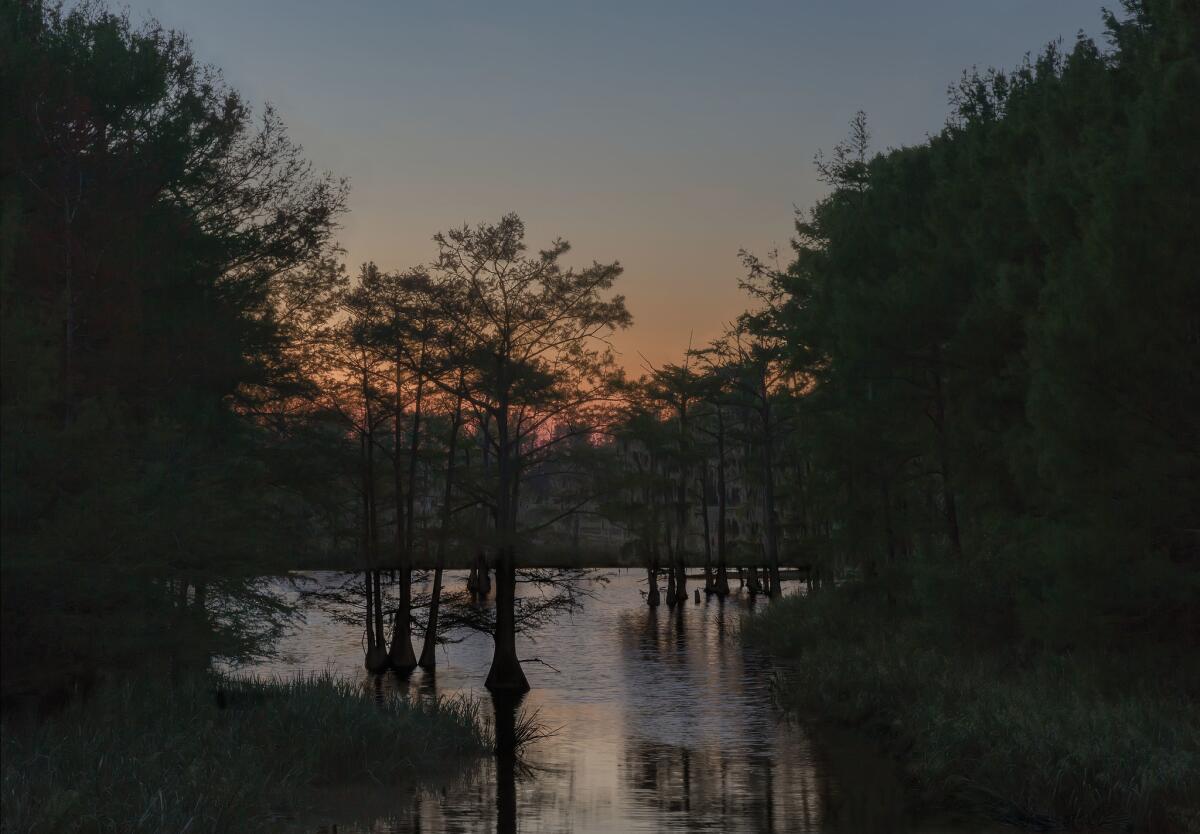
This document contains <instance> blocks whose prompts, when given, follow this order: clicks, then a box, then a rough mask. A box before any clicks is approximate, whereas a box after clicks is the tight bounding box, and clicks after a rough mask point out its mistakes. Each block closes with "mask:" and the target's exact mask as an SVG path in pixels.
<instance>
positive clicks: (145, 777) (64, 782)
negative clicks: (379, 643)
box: [3, 675, 491, 832]
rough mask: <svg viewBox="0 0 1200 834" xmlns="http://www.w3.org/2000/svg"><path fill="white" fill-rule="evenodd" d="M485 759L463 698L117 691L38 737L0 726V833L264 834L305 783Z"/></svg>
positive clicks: (334, 687)
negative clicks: (0, 825) (0, 735)
mask: <svg viewBox="0 0 1200 834" xmlns="http://www.w3.org/2000/svg"><path fill="white" fill-rule="evenodd" d="M218 689H219V690H220V697H221V698H222V699H223V700H224V702H225V707H224V708H223V709H222V708H218V703H217V700H216V699H217V692H218ZM490 749H491V739H490V736H489V731H488V730H487V728H486V724H485V722H484V721H483V719H482V717H481V716H480V714H479V710H478V705H477V704H475V703H474V702H470V701H465V700H447V699H442V700H408V699H405V698H401V697H399V696H387V697H383V698H382V699H380V698H378V697H377V696H376V694H375V693H374V692H373V691H371V690H370V689H367V688H364V687H363V686H361V685H358V684H352V683H349V682H347V681H344V680H339V679H336V678H332V677H329V676H327V675H326V676H319V677H310V678H296V679H294V680H276V681H271V682H267V683H247V682H243V681H236V680H230V679H221V678H208V677H200V678H196V679H193V680H191V681H190V682H188V683H187V684H185V685H182V686H177V687H171V686H167V685H164V684H163V683H156V682H153V681H151V680H136V679H134V680H127V681H125V682H123V683H122V684H120V685H117V686H114V687H111V688H108V689H105V690H102V691H100V692H98V693H97V694H96V695H95V697H94V698H92V699H91V700H90V701H89V702H87V703H85V704H75V705H73V706H71V707H70V708H69V709H67V710H66V711H65V712H63V713H62V714H60V715H57V716H55V717H54V718H52V719H51V720H49V721H47V722H44V723H42V724H40V725H38V726H24V725H20V724H17V723H16V722H15V721H12V720H6V723H5V727H4V744H3V759H4V768H3V771H4V778H3V800H4V801H3V808H4V811H3V817H4V830H5V831H13V832H23V831H39V830H40V831H48V830H53V831H185V830H186V831H211V832H218V831H245V830H247V829H254V830H268V829H270V828H271V827H272V823H273V822H279V821H280V819H281V818H283V817H282V816H281V815H287V814H294V813H295V812H297V811H300V810H302V809H303V808H304V806H305V804H306V803H307V802H309V801H310V800H311V797H309V796H307V795H306V793H309V792H310V791H311V789H312V788H313V787H314V786H317V785H332V784H346V783H354V782H367V781H375V782H385V783H389V784H408V785H419V784H425V785H434V784H436V783H437V782H438V780H439V779H445V778H448V777H450V776H453V775H454V774H456V773H457V772H458V770H459V769H461V768H462V767H463V766H464V764H466V763H469V762H470V761H472V760H474V759H476V758H477V757H479V756H481V755H484V754H486V753H488V752H489V750H490Z"/></svg>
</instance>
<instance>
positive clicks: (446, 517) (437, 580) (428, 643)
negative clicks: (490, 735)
mask: <svg viewBox="0 0 1200 834" xmlns="http://www.w3.org/2000/svg"><path fill="white" fill-rule="evenodd" d="M461 422H462V397H461V396H460V397H458V399H457V400H456V401H455V404H454V419H453V420H451V421H450V439H449V441H448V442H447V444H446V489H445V492H444V493H443V494H442V514H441V519H440V520H439V523H438V539H437V557H436V563H435V565H434V569H433V594H432V596H431V597H430V598H429V619H428V622H427V623H426V624H425V645H424V646H422V648H421V659H420V660H419V661H418V665H419V666H420V667H421V668H422V669H425V670H426V671H430V672H432V671H433V669H434V668H435V667H436V666H437V633H438V610H439V608H440V607H441V601H442V570H443V569H444V568H445V566H446V536H447V535H448V533H449V529H450V509H451V507H450V502H451V500H452V499H453V496H454V455H455V451H456V450H457V449H458V431H459V427H460V424H461Z"/></svg>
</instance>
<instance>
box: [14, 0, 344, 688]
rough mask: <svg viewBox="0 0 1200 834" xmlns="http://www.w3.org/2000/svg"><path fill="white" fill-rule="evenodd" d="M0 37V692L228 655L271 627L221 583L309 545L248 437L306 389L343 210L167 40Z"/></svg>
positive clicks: (288, 150) (47, 34)
mask: <svg viewBox="0 0 1200 834" xmlns="http://www.w3.org/2000/svg"><path fill="white" fill-rule="evenodd" d="M0 15H2V16H0V62H2V66H0V83H2V84H3V91H2V100H3V103H4V116H3V118H2V119H0V124H2V128H0V129H2V131H3V134H2V136H3V145H2V147H3V184H2V186H0V189H2V190H0V199H2V206H3V220H2V223H0V291H2V296H3V380H4V386H3V394H2V399H0V411H2V417H3V422H4V433H3V535H4V562H3V565H4V583H3V586H4V605H3V616H4V621H3V633H4V641H3V646H4V668H5V675H4V687H5V692H6V693H18V692H29V691H39V690H42V689H45V688H47V687H52V686H55V685H57V684H58V683H59V682H61V681H63V680H69V679H72V678H76V677H87V676H89V675H91V674H92V673H93V672H94V671H95V670H97V669H99V668H104V667H105V666H107V665H108V664H111V663H121V662H127V661H131V660H133V659H136V658H142V659H144V658H147V657H151V658H154V660H155V661H156V662H163V661H165V659H166V657H167V655H168V654H170V655H171V657H173V658H175V659H177V660H178V659H180V658H181V655H182V654H184V653H186V652H187V647H188V646H197V645H202V646H203V647H204V648H206V649H213V648H217V647H220V648H221V650H222V651H224V652H227V653H230V654H237V653H239V652H240V651H242V650H244V649H246V648H248V645H246V644H243V643H242V638H245V637H247V636H249V635H250V634H251V633H252V632H254V631H255V630H262V629H267V630H269V627H270V625H271V623H272V622H273V621H274V619H275V617H274V612H273V611H272V608H273V603H271V601H270V600H269V599H267V598H265V597H262V596H260V595H259V594H257V593H256V591H255V588H254V587H253V586H248V585H246V584H245V583H244V581H243V580H244V578H245V577H247V576H253V575H257V574H258V573H261V572H262V571H263V570H264V565H266V564H269V561H270V559H271V558H272V556H273V554H278V553H280V552H283V551H284V550H286V547H293V546H299V544H300V543H301V542H303V541H305V540H306V538H307V537H308V536H309V535H310V534H311V533H312V529H311V527H312V525H311V515H312V513H311V511H310V509H309V508H308V507H307V504H306V502H304V501H301V500H298V499H297V498H296V485H297V484H302V483H303V482H304V481H305V476H304V473H303V472H302V471H298V469H299V467H298V466H297V461H296V459H295V458H293V457H291V456H288V455H287V454H285V452H286V447H287V444H288V443H289V442H290V441H289V438H288V437H286V436H284V435H282V434H280V433H279V432H277V431H274V430H273V428H272V424H271V423H270V422H269V421H265V420H255V419H252V418H253V417H254V415H256V414H261V413H265V412H269V411H270V410H271V409H272V407H273V404H274V403H277V402H280V401H283V400H286V399H287V398H289V397H292V396H295V394H296V392H297V391H299V390H302V389H303V388H304V387H305V386H306V384H307V383H306V381H305V379H304V378H303V376H302V375H301V374H299V373H298V367H297V363H296V361H295V358H294V356H293V353H294V351H293V350H292V349H291V347H290V342H291V339H292V336H293V334H294V333H295V332H296V331H297V330H298V329H300V328H302V327H303V326H304V325H305V322H306V320H307V318H309V317H310V316H313V315H316V314H317V312H318V311H319V310H320V309H321V308H322V304H323V302H324V301H325V300H326V299H327V297H328V295H329V293H330V291H331V290H332V289H333V288H334V287H335V286H336V284H337V279H338V277H339V276H338V273H337V269H336V268H335V267H334V266H333V265H332V261H331V256H332V255H333V254H334V245H333V240H332V234H333V231H334V227H335V222H336V218H337V216H338V214H339V213H340V212H341V211H342V210H343V207H344V201H345V196H346V186H345V184H344V183H343V182H341V181H338V180H336V179H334V178H332V177H330V176H329V175H323V174H319V173H317V172H314V171H313V170H312V169H311V167H310V166H309V164H308V163H307V162H306V161H305V160H304V159H303V157H302V156H301V155H300V150H299V148H298V147H296V146H295V145H294V144H293V143H291V142H290V141H289V139H288V137H287V134H286V132H285V130H284V127H283V125H282V123H281V122H280V120H279V118H278V117H277V116H276V115H275V114H274V113H273V112H272V111H271V110H270V109H269V108H268V109H267V110H265V111H264V112H262V113H261V114H258V115H256V114H255V113H254V112H253V111H252V109H251V108H250V107H249V105H248V104H247V103H246V102H245V101H244V100H243V99H242V98H240V97H239V96H238V95H237V94H236V93H235V92H234V91H232V90H230V89H228V88H227V87H226V86H225V85H224V84H223V82H222V81H221V78H220V76H219V74H218V73H217V72H216V71H215V70H213V69H211V68H208V67H205V66H203V65H201V64H199V63H197V61H196V60H195V58H194V57H193V55H192V53H191V51H190V49H189V46H188V43H187V41H186V40H185V39H184V38H183V37H182V36H180V35H178V34H177V33H174V32H168V31H165V30H163V29H161V28H159V27H158V26H157V25H155V24H149V25H145V26H141V27H134V26H132V25H131V24H130V22H129V20H128V19H127V18H126V17H124V16H120V15H114V14H110V13H108V12H106V11H104V10H103V9H102V8H100V7H99V6H95V5H87V4H85V5H82V6H79V7H76V8H74V9H72V10H71V11H69V12H68V11H63V10H62V9H61V8H59V7H57V6H54V5H45V6H44V5H42V4H41V3H29V2H21V0H15V1H14V2H5V3H4V4H3V7H2V13H0ZM214 598H218V599H219V600H220V603H219V610H216V611H211V612H210V609H211V608H212V607H213V605H214V604H216V603H211V604H210V601H212V600H214ZM210 613H211V615H212V616H211V617H210ZM189 634H191V635H192V636H194V637H197V638H198V640H191V639H188V635H189ZM222 635H224V637H225V638H228V639H229V640H233V641H234V642H232V643H230V642H229V641H228V640H223V639H221V636H222Z"/></svg>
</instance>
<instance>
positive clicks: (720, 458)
mask: <svg viewBox="0 0 1200 834" xmlns="http://www.w3.org/2000/svg"><path fill="white" fill-rule="evenodd" d="M725 514H726V503H725V417H724V415H723V414H722V412H721V409H720V408H717V595H718V596H728V595H729V571H728V567H727V564H728V545H727V540H726V536H725Z"/></svg>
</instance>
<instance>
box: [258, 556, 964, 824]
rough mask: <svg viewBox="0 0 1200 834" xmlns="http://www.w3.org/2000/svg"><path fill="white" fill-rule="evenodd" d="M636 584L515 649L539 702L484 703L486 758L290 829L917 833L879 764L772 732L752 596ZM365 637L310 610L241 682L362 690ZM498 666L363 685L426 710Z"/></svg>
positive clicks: (329, 808) (460, 662)
mask: <svg viewBox="0 0 1200 834" xmlns="http://www.w3.org/2000/svg"><path fill="white" fill-rule="evenodd" d="M465 578H466V577H465V575H460V576H454V575H451V576H448V577H447V581H448V582H449V583H450V584H451V585H452V586H454V585H455V583H463V582H465ZM333 579H334V578H333V577H332V576H329V577H324V578H322V581H333ZM643 584H644V574H643V575H641V576H639V575H637V574H621V575H618V576H615V577H613V578H612V581H611V582H610V583H608V584H607V585H600V586H597V587H595V588H594V589H593V590H594V592H595V596H594V597H592V598H589V599H588V600H587V602H586V603H585V605H584V607H583V609H582V610H581V611H579V612H577V613H575V614H574V615H572V616H570V617H568V618H565V619H564V620H562V621H561V622H560V623H559V624H558V625H557V626H556V627H554V628H553V629H552V630H551V631H549V632H548V633H546V634H544V635H542V636H540V637H537V636H534V637H528V636H527V637H525V638H523V639H521V640H520V641H519V646H518V650H519V653H520V655H521V656H522V657H534V656H537V657H541V658H543V659H544V660H545V661H546V662H547V663H548V664H549V666H542V665H540V664H529V665H528V668H527V670H526V672H527V675H528V677H529V679H530V683H531V684H532V685H533V687H534V689H533V691H532V692H530V693H528V694H527V695H525V696H523V697H522V698H520V699H516V700H514V699H512V698H511V697H509V698H499V699H491V700H490V706H491V714H492V717H493V721H494V722H495V723H494V727H495V733H496V738H497V742H498V744H497V751H496V754H495V756H494V757H492V758H489V759H487V760H484V761H482V762H480V763H479V765H478V767H477V768H476V769H475V770H473V771H472V772H471V773H469V774H466V775H465V776H464V777H462V778H460V779H457V780H456V781H455V782H453V783H451V784H447V785H444V786H440V787H438V788H437V789H434V790H428V791H421V792H412V791H408V792H403V791H397V790H395V789H390V790H389V789H380V788H375V789H369V788H368V789H356V790H353V791H342V792H336V793H326V794H322V795H320V796H317V797H314V801H315V802H316V803H317V804H318V806H319V807H320V808H321V811H320V813H319V814H318V815H317V816H316V817H313V818H306V819H305V820H302V821H299V822H297V828H298V830H304V831H317V830H325V831H332V830H333V825H334V824H336V825H337V826H338V828H337V830H338V831H339V832H342V833H343V834H344V832H367V831H370V832H417V831H420V832H464V833H465V832H485V831H496V832H516V831H521V832H565V831H571V832H577V834H586V833H587V832H654V831H729V832H784V831H789V832H791V831H796V832H823V833H824V832H851V831H853V832H862V833H863V834H871V832H893V831H901V830H907V831H913V830H917V829H915V828H914V827H913V826H912V825H910V824H909V822H908V821H907V819H906V807H905V794H904V791H903V790H902V787H901V783H900V781H899V780H898V778H897V774H896V769H895V767H894V765H893V764H892V763H891V762H890V761H889V760H887V759H885V758H883V757H881V756H879V755H878V754H875V753H874V752H873V751H871V750H870V749H869V748H866V747H864V746H863V745H862V744H861V743H858V742H854V741H853V739H852V738H849V737H847V738H841V737H831V738H824V737H823V738H822V739H821V740H820V741H819V742H815V741H814V739H813V738H812V737H811V735H810V733H809V731H808V730H806V729H805V728H804V727H802V726H799V725H796V724H791V723H788V722H785V721H782V720H780V717H779V716H778V715H777V714H776V713H775V711H774V710H773V709H772V707H771V704H770V698H769V690H768V676H767V662H766V660H765V658H762V657H760V656H758V655H757V654H755V653H754V652H753V651H748V650H747V649H746V648H744V647H743V646H742V645H741V643H740V642H739V641H738V640H737V637H736V631H737V624H738V620H739V618H740V616H741V615H742V613H743V612H744V611H745V609H746V607H747V605H748V604H749V602H748V599H747V597H746V595H745V594H740V595H735V596H733V597H730V598H729V599H728V600H727V601H722V600H719V599H718V598H716V597H710V598H708V599H703V598H702V599H701V602H700V603H698V604H697V603H695V601H694V598H692V597H689V598H687V601H686V603H685V604H683V605H680V606H677V607H676V608H675V609H674V610H668V609H667V608H666V607H665V606H659V607H658V608H655V609H651V608H649V607H647V606H646V605H645V602H644V600H643V598H642V596H641V594H640V593H639V589H640V588H641V586H642V585H643ZM792 592H795V588H793V589H792ZM757 604H758V605H763V604H769V603H764V601H763V600H759V601H758V602H757ZM535 640H536V642H535ZM360 641H361V631H360V630H355V629H354V628H352V627H350V626H347V625H345V624H340V623H338V622H336V621H335V620H334V619H333V618H331V617H329V616H328V615H327V614H324V613H322V612H320V611H313V612H310V616H309V619H308V622H307V623H306V625H305V626H304V627H302V628H301V629H300V630H298V631H297V633H295V634H293V635H291V636H290V637H289V638H288V639H287V640H286V641H285V643H284V645H283V646H281V650H282V655H281V657H280V658H279V659H277V660H275V661H272V662H271V663H264V664H261V665H259V666H257V667H254V668H252V669H247V670H246V672H247V673H249V674H267V675H269V674H292V673H295V672H296V671H321V670H325V669H331V670H333V671H335V672H338V673H342V674H348V675H359V676H362V677H363V678H364V682H366V680H367V678H366V675H365V673H363V672H362V671H361V669H362V667H361V661H362V657H361V655H362V649H361V642H360ZM490 658H491V645H490V640H489V638H487V637H486V636H482V635H477V634H472V635H467V636H465V638H464V640H463V641H462V642H461V643H456V644H453V645H450V646H447V647H445V648H444V649H443V650H442V656H441V657H439V659H438V667H437V674H436V676H434V675H430V674H426V673H424V672H421V671H418V672H416V673H415V674H413V675H412V676H411V677H410V678H408V679H404V678H401V677H398V676H395V675H387V676H382V677H380V678H378V679H376V680H377V683H374V682H373V683H372V684H370V685H378V686H379V687H380V688H381V689H384V690H386V689H395V690H399V691H403V692H407V693H408V694H409V695H412V696H419V697H430V696H434V695H436V694H453V693H464V692H465V693H469V694H471V695H473V696H474V697H478V698H481V699H483V700H484V703H489V701H488V700H487V699H488V698H490V696H489V695H488V694H487V693H486V691H484V690H483V689H482V683H483V680H484V678H485V676H486V674H487V668H488V663H489V661H490ZM551 667H553V669H558V670H560V671H559V672H555V671H553V669H552V668H551ZM534 711H537V713H538V718H539V720H540V721H541V722H542V724H543V726H546V727H551V728H561V729H560V731H559V732H558V734H557V735H554V736H553V737H551V738H547V739H543V740H541V741H539V742H537V743H535V744H533V745H531V746H529V747H528V748H525V749H524V751H523V753H522V754H521V755H520V756H517V755H515V754H514V747H516V746H517V745H516V741H517V737H518V736H519V735H520V734H521V733H522V732H523V731H525V729H526V727H525V725H523V723H522V716H528V715H530V714H532V713H533V712H534ZM919 830H922V831H926V830H934V829H933V828H931V827H930V826H929V825H927V824H926V825H924V826H922V827H920V829H919ZM938 830H954V831H959V832H965V831H975V830H978V829H977V828H974V827H970V828H967V827H961V826H960V827H957V828H953V829H938Z"/></svg>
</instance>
